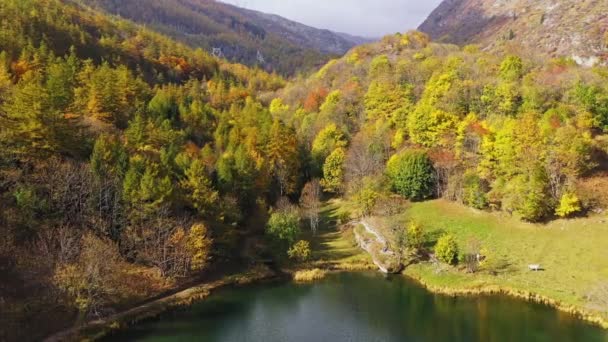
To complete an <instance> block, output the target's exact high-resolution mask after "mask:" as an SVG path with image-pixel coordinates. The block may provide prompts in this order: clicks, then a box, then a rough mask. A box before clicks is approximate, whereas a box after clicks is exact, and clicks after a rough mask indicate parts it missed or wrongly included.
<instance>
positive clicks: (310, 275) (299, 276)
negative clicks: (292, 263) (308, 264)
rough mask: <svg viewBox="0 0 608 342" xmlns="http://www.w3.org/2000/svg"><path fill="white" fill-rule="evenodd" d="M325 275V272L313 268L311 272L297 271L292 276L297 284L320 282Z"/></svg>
mask: <svg viewBox="0 0 608 342" xmlns="http://www.w3.org/2000/svg"><path fill="white" fill-rule="evenodd" d="M326 275H327V271H325V270H322V269H320V268H314V269H311V270H302V271H297V272H296V273H295V274H294V276H293V280H294V281H296V282H299V283H304V282H311V281H315V280H321V279H323V278H325V276H326Z"/></svg>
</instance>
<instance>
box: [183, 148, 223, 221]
mask: <svg viewBox="0 0 608 342" xmlns="http://www.w3.org/2000/svg"><path fill="white" fill-rule="evenodd" d="M185 176H186V177H185V178H184V180H182V182H181V185H182V187H183V188H184V190H185V191H186V193H187V197H188V200H189V201H190V203H191V204H192V206H193V207H194V208H195V209H196V210H197V211H198V212H199V214H201V215H208V214H209V213H211V212H212V211H213V209H214V206H215V205H216V203H217V201H218V199H219V195H218V193H217V191H215V190H214V189H213V187H212V186H211V181H210V180H209V178H207V171H206V169H205V165H204V164H203V163H202V162H201V161H200V160H198V159H195V160H194V161H193V162H192V163H191V164H190V167H189V168H188V169H187V170H186V172H185Z"/></svg>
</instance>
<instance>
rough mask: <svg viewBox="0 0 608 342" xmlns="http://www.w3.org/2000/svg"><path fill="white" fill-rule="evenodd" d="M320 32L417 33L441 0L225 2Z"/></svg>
mask: <svg viewBox="0 0 608 342" xmlns="http://www.w3.org/2000/svg"><path fill="white" fill-rule="evenodd" d="M222 1H224V2H227V3H231V4H235V5H237V6H240V7H245V8H250V9H255V10H258V11H262V12H266V13H273V14H278V15H280V16H283V17H285V18H288V19H291V20H295V21H297V22H300V23H303V24H306V25H310V26H313V27H317V28H326V29H330V30H333V31H339V32H345V33H350V34H354V35H359V36H365V37H381V36H384V35H386V34H389V33H395V32H404V31H407V30H409V29H414V28H416V27H418V25H420V23H422V21H424V19H426V17H427V16H428V15H429V14H430V13H431V11H432V10H433V9H434V8H435V7H437V5H439V3H440V2H441V0H222Z"/></svg>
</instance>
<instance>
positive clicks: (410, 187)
mask: <svg viewBox="0 0 608 342" xmlns="http://www.w3.org/2000/svg"><path fill="white" fill-rule="evenodd" d="M386 173H387V176H388V178H389V180H390V182H391V186H392V188H393V190H394V191H396V192H397V193H398V194H400V195H402V196H404V197H405V198H408V199H411V200H414V201H420V200H424V199H427V198H429V197H432V196H433V194H434V192H435V171H434V168H433V164H432V162H431V160H430V158H429V157H428V155H427V154H426V152H423V151H405V152H401V153H398V154H395V155H394V156H392V157H391V159H390V160H389V161H388V164H387V166H386Z"/></svg>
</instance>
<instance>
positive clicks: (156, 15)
mask: <svg viewBox="0 0 608 342" xmlns="http://www.w3.org/2000/svg"><path fill="white" fill-rule="evenodd" d="M80 1H82V2H84V3H86V4H89V5H91V6H93V7H95V8H98V9H103V10H105V11H107V12H109V13H111V14H115V15H120V16H122V17H124V18H127V19H130V20H133V21H135V22H138V23H141V24H146V25H148V26H151V27H152V28H154V29H156V30H158V31H160V32H162V33H164V34H168V35H170V36H172V37H173V38H175V39H178V40H180V41H182V42H185V43H187V44H189V45H191V46H193V47H201V48H203V49H205V50H207V51H209V52H210V53H214V54H215V55H218V56H221V57H225V58H227V59H228V60H230V61H234V62H239V63H243V64H246V65H249V66H261V67H263V68H265V69H267V70H274V71H277V72H280V73H282V74H293V73H295V72H297V71H302V70H308V69H312V68H315V67H318V66H320V65H322V64H324V63H325V62H326V61H327V60H329V59H330V58H331V57H332V55H342V54H344V53H345V52H346V51H348V50H349V49H350V48H352V47H353V46H355V45H358V44H360V43H363V42H365V39H363V38H359V37H351V36H348V35H345V34H342V33H335V32H331V31H328V30H320V29H316V28H313V27H309V26H306V25H303V24H300V23H297V22H294V21H291V20H288V19H285V18H282V17H280V16H277V15H272V14H266V13H261V12H257V11H253V10H248V9H244V8H240V7H237V6H233V5H229V4H225V3H222V2H219V1H215V0H80Z"/></svg>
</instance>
